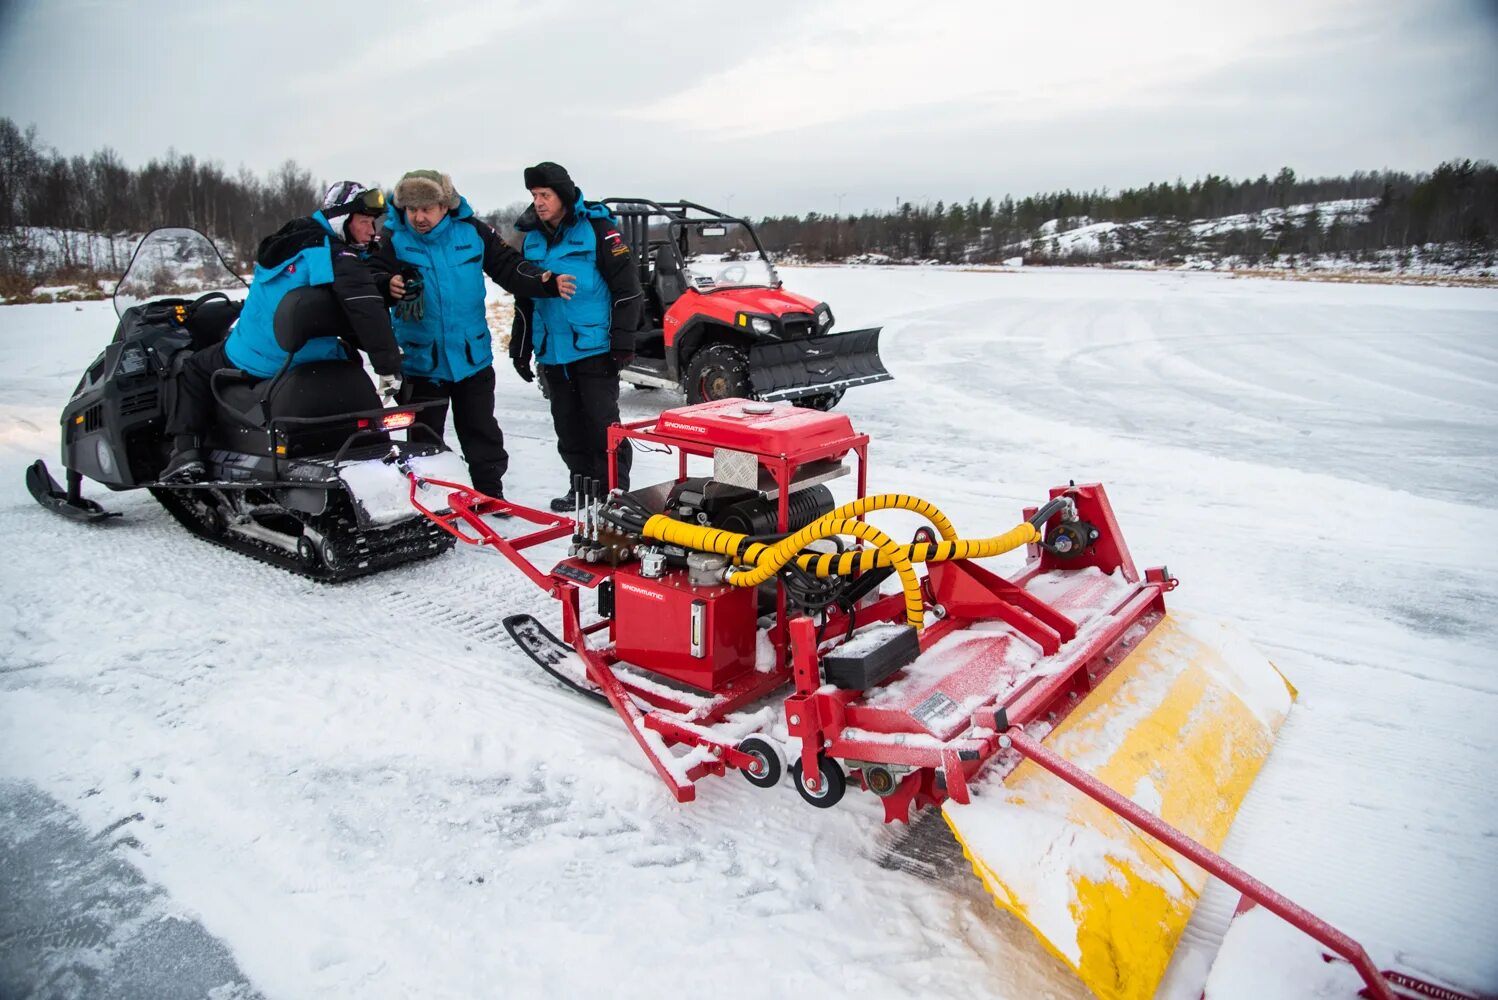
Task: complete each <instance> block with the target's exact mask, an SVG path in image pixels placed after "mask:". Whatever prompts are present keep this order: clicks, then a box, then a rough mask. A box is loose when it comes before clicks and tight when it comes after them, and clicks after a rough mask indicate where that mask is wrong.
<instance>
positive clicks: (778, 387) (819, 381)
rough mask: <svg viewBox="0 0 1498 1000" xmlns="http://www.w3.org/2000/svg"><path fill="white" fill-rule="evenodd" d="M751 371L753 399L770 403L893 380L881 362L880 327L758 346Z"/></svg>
mask: <svg viewBox="0 0 1498 1000" xmlns="http://www.w3.org/2000/svg"><path fill="white" fill-rule="evenodd" d="M749 370H750V371H751V372H753V373H754V374H753V388H752V394H753V396H754V398H755V399H761V400H765V401H767V402H773V401H776V400H782V399H784V400H788V401H790V402H798V401H800V400H803V399H805V400H816V399H821V398H826V397H828V396H829V395H831V394H837V395H839V396H840V395H842V393H844V392H846V391H847V390H848V389H851V388H853V387H855V386H860V385H873V384H874V383H876V382H888V381H889V380H890V377H891V376H890V374H889V372H888V371H886V370H885V368H884V362H883V361H882V360H881V359H880V357H879V328H878V327H874V328H871V329H868V330H850V331H848V332H847V333H834V334H829V335H827V336H825V337H818V338H817V339H815V340H792V341H786V342H783V343H765V344H755V345H754V346H752V347H750V348H749ZM824 408H825V407H824Z"/></svg>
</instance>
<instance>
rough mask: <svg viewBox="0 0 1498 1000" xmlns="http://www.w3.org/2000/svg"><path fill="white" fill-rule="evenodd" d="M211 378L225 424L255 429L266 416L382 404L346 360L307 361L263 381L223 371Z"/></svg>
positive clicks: (334, 412)
mask: <svg viewBox="0 0 1498 1000" xmlns="http://www.w3.org/2000/svg"><path fill="white" fill-rule="evenodd" d="M214 378H215V381H216V382H217V386H218V393H217V396H218V399H219V401H220V403H221V408H223V409H227V410H229V411H231V413H230V414H229V417H230V421H231V422H233V423H242V422H248V423H251V424H253V425H255V426H257V427H264V426H265V425H266V424H267V423H268V422H269V421H270V418H272V417H336V416H338V415H340V414H344V413H358V412H360V411H362V410H378V409H380V408H381V406H383V405H384V404H382V403H381V402H380V396H379V393H377V392H375V388H374V384H373V383H371V382H370V381H369V376H368V375H367V374H365V372H364V367H363V366H362V365H360V364H357V363H356V362H352V361H312V362H309V363H308V364H305V365H297V366H296V367H294V368H290V369H288V370H287V371H285V372H283V373H282V374H281V375H279V376H277V377H276V378H266V379H257V378H254V377H253V376H250V375H247V374H245V373H244V372H241V371H235V370H233V369H224V370H222V371H219V372H217V373H215V376H214Z"/></svg>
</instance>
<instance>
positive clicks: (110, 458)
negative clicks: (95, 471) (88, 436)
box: [94, 437, 114, 476]
mask: <svg viewBox="0 0 1498 1000" xmlns="http://www.w3.org/2000/svg"><path fill="white" fill-rule="evenodd" d="M94 457H95V458H96V459H98V460H99V471H101V472H103V473H104V474H105V475H106V476H112V475H114V452H113V451H112V450H111V449H110V447H109V442H107V441H105V440H104V439H103V438H102V437H101V438H99V440H98V441H97V442H95V444H94Z"/></svg>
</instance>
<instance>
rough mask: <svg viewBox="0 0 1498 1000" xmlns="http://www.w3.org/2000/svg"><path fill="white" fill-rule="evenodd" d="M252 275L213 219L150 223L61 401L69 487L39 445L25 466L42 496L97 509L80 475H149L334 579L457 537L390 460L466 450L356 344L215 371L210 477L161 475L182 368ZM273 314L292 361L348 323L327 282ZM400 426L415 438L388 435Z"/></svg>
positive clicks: (187, 522)
mask: <svg viewBox="0 0 1498 1000" xmlns="http://www.w3.org/2000/svg"><path fill="white" fill-rule="evenodd" d="M247 290H248V289H247V286H246V285H245V283H244V282H243V281H242V280H241V279H240V278H239V277H238V275H236V274H235V273H234V271H233V270H232V269H231V268H230V267H229V266H228V265H227V264H226V263H225V262H224V260H223V257H222V256H221V255H220V254H219V252H218V250H217V248H216V247H215V246H214V245H213V243H212V242H211V241H210V240H209V239H208V238H207V237H206V236H204V235H203V234H202V233H199V232H197V231H196V230H192V229H157V230H153V231H152V232H151V233H149V234H147V235H146V237H145V238H144V239H142V240H141V243H140V245H139V247H137V249H136V251H135V254H134V255H133V256H132V258H131V261H130V265H129V267H128V268H127V269H126V271H125V274H124V276H123V277H121V279H120V281H119V283H118V284H117V285H116V286H115V292H114V306H115V314H116V316H117V317H118V320H119V322H118V324H117V326H116V327H115V332H114V338H113V339H112V340H111V341H110V343H109V346H107V347H106V348H105V349H104V350H103V352H102V353H100V355H99V356H98V358H96V359H95V360H94V362H93V363H92V364H91V365H89V366H88V369H87V370H86V371H85V372H84V373H83V377H82V378H80V379H79V381H78V387H77V388H76V389H74V390H73V397H72V399H70V400H69V401H68V404H67V406H66V407H65V408H64V410H63V413H62V465H63V468H64V470H65V471H66V480H67V483H66V486H63V485H61V484H59V483H58V482H57V481H56V480H55V479H54V478H53V477H52V475H51V473H50V472H49V471H48V469H47V465H46V463H45V462H44V461H42V460H40V459H38V460H37V461H36V462H35V463H33V464H32V465H31V467H30V468H28V469H27V471H26V485H27V488H28V489H29V490H30V492H31V495H32V496H33V497H35V499H36V500H37V502H38V503H40V504H41V505H42V506H43V507H46V508H47V509H48V510H51V511H54V512H56V513H58V514H62V515H64V516H67V517H69V518H72V519H75V520H79V521H85V522H101V521H105V520H106V519H109V518H112V517H117V516H119V515H118V514H116V513H113V512H110V511H108V510H106V509H105V508H104V507H103V506H101V505H100V504H99V503H98V502H96V501H94V500H91V499H89V498H87V497H85V496H83V493H82V484H83V480H84V479H85V478H88V479H92V480H93V481H95V482H97V483H100V484H102V485H104V486H106V487H108V488H109V489H111V490H116V491H119V490H134V489H146V490H149V491H150V493H151V495H152V496H153V497H155V498H156V500H157V501H158V502H159V503H160V504H161V505H162V506H163V507H165V508H166V510H167V512H168V513H170V514H171V515H172V517H173V518H175V519H176V520H177V521H178V522H180V523H181V524H182V525H183V526H184V527H185V528H187V530H188V531H190V532H192V533H193V534H194V535H197V536H198V537H200V538H204V539H207V540H208V541H211V542H214V543H215V544H218V545H221V546H223V547H225V548H228V549H232V550H234V551H236V552H241V553H243V554H245V555H249V556H252V557H254V558H257V559H260V560H262V561H264V562H268V563H271V564H273V565H276V566H280V567H282V568H284V569H288V570H291V571H292V572H295V573H299V574H301V575H303V576H308V577H311V578H313V579H317V580H323V581H337V580H347V579H350V578H353V577H357V576H362V575H365V574H367V573H373V572H376V571H378V570H382V569H386V568H388V567H391V566H397V565H400V564H402V563H406V562H410V561H412V560H415V559H425V558H429V557H431V556H435V555H438V554H440V553H442V552H445V551H447V550H448V549H450V548H451V547H452V545H453V540H452V538H451V537H450V536H448V535H447V534H446V533H445V532H443V531H441V530H440V529H439V528H437V527H435V526H434V525H432V523H431V522H430V521H428V520H426V519H425V518H423V517H420V516H419V515H415V514H414V513H413V512H412V511H410V509H409V507H408V506H406V503H405V500H406V498H405V490H404V487H405V479H404V478H403V477H402V476H401V475H400V474H399V473H398V472H396V471H395V470H394V469H393V468H392V466H391V464H389V463H388V462H387V461H386V459H390V460H392V461H393V460H394V459H396V458H399V459H400V460H401V461H403V462H407V463H411V464H413V465H414V466H416V467H422V468H426V469H428V470H429V471H430V472H435V471H436V470H438V469H441V470H443V473H444V474H447V475H451V474H457V475H459V476H461V474H462V464H461V462H460V461H459V460H458V459H457V457H456V456H455V455H453V454H452V453H451V452H450V451H448V450H447V448H446V446H445V445H444V444H443V443H442V441H441V440H440V439H438V438H437V436H436V435H435V434H433V433H432V432H431V431H429V430H427V429H426V428H425V427H423V426H422V425H421V424H419V423H417V422H416V412H417V411H418V410H419V409H420V408H421V406H420V405H406V406H399V407H388V408H387V407H385V406H383V405H382V404H381V401H380V397H379V395H378V394H377V393H376V391H375V388H374V385H373V383H372V382H371V380H370V378H369V376H368V375H367V374H366V373H365V371H364V368H363V366H362V365H361V364H360V363H359V361H357V360H355V359H357V357H358V354H357V352H356V351H354V350H353V348H352V347H350V348H349V360H334V361H319V362H314V363H311V364H303V365H298V366H296V367H290V366H289V364H288V365H287V366H283V367H282V369H281V370H280V371H279V372H278V373H277V374H276V375H275V376H274V377H272V378H269V379H257V378H254V377H252V376H250V375H247V374H246V373H244V372H241V371H237V370H233V369H224V370H220V371H218V372H216V373H215V374H214V376H213V382H212V389H213V398H214V404H215V418H214V422H213V426H212V427H211V429H210V430H209V431H208V433H207V435H206V438H205V440H204V446H205V447H204V449H203V451H204V455H205V458H206V462H207V466H208V469H207V476H206V478H205V481H203V482H198V483H192V484H178V483H165V482H162V481H160V478H159V477H160V475H161V472H162V470H163V468H165V466H166V463H167V459H168V456H169V453H170V450H171V449H170V444H171V440H170V437H169V435H167V433H166V431H165V424H166V413H167V410H168V404H169V399H168V394H169V393H171V392H172V391H173V390H174V388H175V381H174V379H173V377H172V376H173V372H174V370H175V368H176V366H179V365H180V364H181V362H182V361H183V360H185V359H186V358H187V356H188V354H189V352H191V351H194V350H202V349H204V348H206V347H209V346H211V345H213V344H215V343H217V342H219V341H221V340H223V339H224V337H226V336H227V335H228V333H229V330H230V328H231V327H232V326H233V324H234V322H235V320H236V319H237V318H238V317H239V313H240V310H241V309H242V307H243V305H244V296H245V294H246V292H247ZM274 322H275V335H276V340H277V342H278V344H279V345H280V346H281V347H282V349H284V350H286V351H287V352H288V354H287V357H288V362H289V359H290V356H291V353H294V352H295V351H296V350H298V349H299V348H300V347H301V346H302V345H303V344H305V343H306V342H307V341H308V340H310V339H311V338H313V337H317V336H328V335H330V334H331V335H346V334H347V332H348V326H347V321H346V319H345V318H344V316H343V312H342V309H341V308H340V307H339V306H338V304H337V302H336V301H335V300H334V299H333V296H332V292H331V291H330V290H329V289H327V288H325V287H322V288H320V287H315V286H312V287H307V288H299V289H296V290H294V291H293V292H291V293H290V294H288V295H287V296H286V297H285V298H284V299H283V300H282V302H281V304H280V305H279V306H278V307H277V310H276V314H275V320H274ZM398 429H407V431H408V434H407V436H408V438H411V437H412V436H413V435H414V437H415V440H407V441H392V440H391V437H390V432H391V431H394V430H398ZM423 436H425V437H428V438H431V440H422V437H423Z"/></svg>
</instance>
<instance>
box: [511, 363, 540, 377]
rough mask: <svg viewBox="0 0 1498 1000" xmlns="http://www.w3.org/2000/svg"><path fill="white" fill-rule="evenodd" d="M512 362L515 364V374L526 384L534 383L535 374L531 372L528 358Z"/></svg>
mask: <svg viewBox="0 0 1498 1000" xmlns="http://www.w3.org/2000/svg"><path fill="white" fill-rule="evenodd" d="M512 360H513V361H514V362H515V374H517V375H519V376H520V377H521V378H523V379H525V380H526V381H527V382H534V381H536V373H535V372H533V371H532V370H531V359H530V358H514V359H512Z"/></svg>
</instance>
